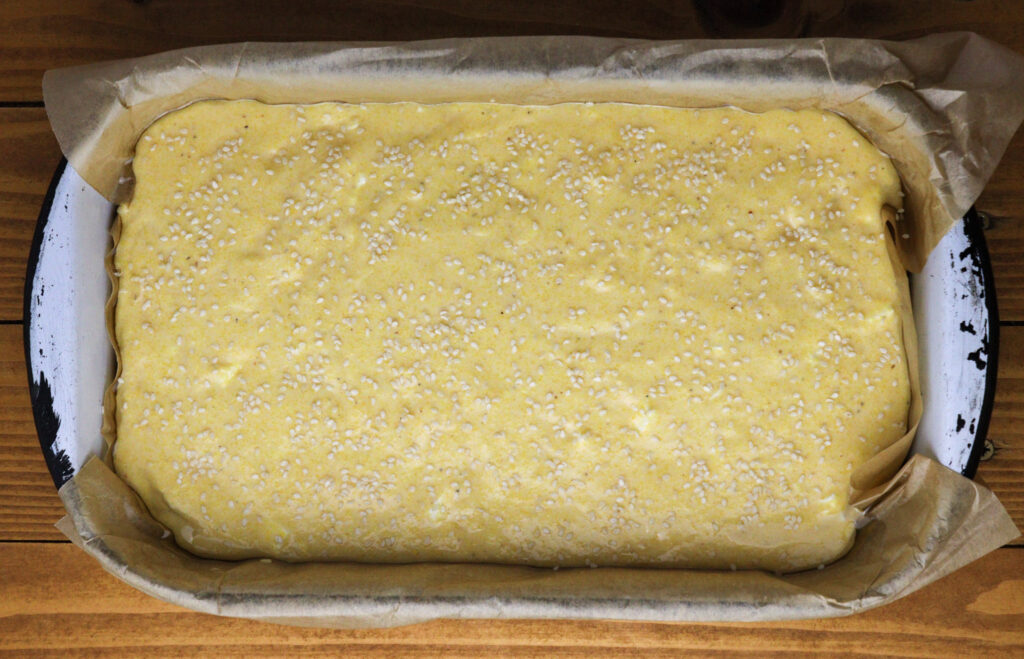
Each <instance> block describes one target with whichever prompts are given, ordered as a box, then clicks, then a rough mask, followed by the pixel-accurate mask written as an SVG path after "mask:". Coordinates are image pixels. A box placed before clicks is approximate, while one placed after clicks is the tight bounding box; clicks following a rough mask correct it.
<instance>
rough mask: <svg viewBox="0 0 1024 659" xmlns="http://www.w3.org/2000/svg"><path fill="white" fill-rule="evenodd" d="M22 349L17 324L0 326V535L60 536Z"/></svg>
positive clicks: (20, 537) (57, 502)
mask: <svg viewBox="0 0 1024 659" xmlns="http://www.w3.org/2000/svg"><path fill="white" fill-rule="evenodd" d="M0 226H3V225H2V224H0ZM23 350H24V349H23V348H22V332H21V326H20V325H0V540H63V539H64V536H63V535H62V534H61V533H60V531H58V530H57V529H55V528H54V527H53V525H54V524H55V523H56V522H57V520H59V519H60V518H61V517H62V516H63V515H64V506H63V505H62V504H61V501H60V499H59V498H58V497H57V490H56V489H54V487H53V481H52V480H51V479H50V472H49V471H47V469H46V463H45V462H44V461H43V453H42V451H41V450H40V448H39V440H38V439H37V438H36V429H35V425H34V424H33V422H32V408H31V405H30V402H29V395H28V376H27V374H26V372H25V359H24V352H23Z"/></svg>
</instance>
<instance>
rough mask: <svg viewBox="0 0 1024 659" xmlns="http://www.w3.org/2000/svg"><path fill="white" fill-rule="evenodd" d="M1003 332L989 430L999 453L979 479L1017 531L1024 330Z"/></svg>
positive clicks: (1023, 501) (1021, 519)
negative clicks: (1004, 511) (990, 490)
mask: <svg viewBox="0 0 1024 659" xmlns="http://www.w3.org/2000/svg"><path fill="white" fill-rule="evenodd" d="M1000 330H1001V336H1000V340H999V380H998V382H997V383H996V403H995V407H994V409H993V411H992V421H991V423H990V425H989V429H988V438H989V439H990V440H992V442H993V443H994V444H995V447H996V452H995V455H994V456H993V457H992V459H991V460H988V461H987V462H982V463H981V466H980V467H979V469H978V476H979V477H980V478H981V479H982V480H983V481H984V483H985V484H986V485H988V487H989V488H991V489H992V491H993V492H995V493H996V494H997V495H998V496H999V501H1000V502H1002V504H1003V505H1004V506H1006V509H1007V510H1008V511H1009V513H1010V516H1011V517H1013V520H1014V522H1016V524H1017V528H1020V529H1024V327H1002V328H1000ZM1017 543H1021V544H1024V539H1020V538H1018V540H1017ZM1015 544H1016V543H1015ZM1022 578H1024V576H1022Z"/></svg>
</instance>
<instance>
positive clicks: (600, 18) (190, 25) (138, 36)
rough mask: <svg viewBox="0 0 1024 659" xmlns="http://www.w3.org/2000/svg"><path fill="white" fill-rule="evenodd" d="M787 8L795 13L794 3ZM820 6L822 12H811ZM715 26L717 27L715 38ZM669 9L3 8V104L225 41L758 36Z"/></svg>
mask: <svg viewBox="0 0 1024 659" xmlns="http://www.w3.org/2000/svg"><path fill="white" fill-rule="evenodd" d="M794 4H795V3H794ZM819 4H820V3H819ZM794 11H795V12H796V14H793V13H792V12H790V13H789V14H784V15H783V16H782V17H781V18H779V19H778V20H776V21H775V22H774V23H772V25H773V26H774V27H775V30H776V32H775V35H776V36H801V35H803V36H821V35H825V34H829V35H839V36H860V37H880V38H897V39H898V38H909V37H914V36H920V35H923V34H929V33H933V32H943V31H950V30H973V31H976V32H979V33H981V34H985V35H986V36H988V37H990V38H993V39H995V40H996V41H999V42H1001V43H1006V44H1019V43H1020V39H1021V37H1020V24H1021V21H1022V17H1024V7H1022V6H1021V5H1020V4H1019V3H1014V2H1002V1H1000V0H977V1H976V2H971V3H965V2H961V1H958V0H935V1H934V2H930V3H928V5H927V9H924V8H923V7H922V4H921V3H913V2H904V1H902V0H873V1H871V2H866V1H862V2H846V3H844V2H830V3H824V6H823V7H821V6H817V10H816V11H811V10H810V9H808V10H804V11H805V12H806V14H805V15H803V16H801V15H799V12H800V10H799V9H796V10H794ZM712 25H718V26H719V27H718V28H717V29H715V28H712ZM722 25H724V24H723V23H721V22H717V23H709V22H708V21H706V20H702V19H701V17H700V16H698V14H697V12H696V11H695V9H694V5H693V3H690V2H675V1H673V0H643V1H637V2H632V3H630V4H629V7H628V9H625V8H624V7H623V5H622V4H621V3H620V2H618V1H617V0H572V1H569V2H555V3H553V2H545V1H544V0H527V1H523V2H515V1H513V0H498V1H495V2H479V1H477V0H397V1H393V2H378V1H377V0H347V1H345V2H337V1H335V0H311V1H309V2H303V3H296V2H293V1H292V0H265V1H264V2H261V3H259V8H258V9H255V8H254V7H253V5H252V3H251V2H247V1H246V0H221V1H220V2H216V3H211V2H203V1H202V0H177V1H174V2H171V1H170V0H153V1H150V2H126V1H124V0H79V1H77V2H68V1H67V0H8V1H7V2H4V3H0V34H3V35H4V39H2V40H0V101H37V100H39V99H40V98H41V92H40V81H41V80H42V74H43V72H44V71H45V70H46V69H48V68H55V67H61V66H71V65H76V64H84V63H88V62H95V61H99V60H105V59H115V58H121V57H132V56H136V55H143V54H149V53H154V52H158V51H162V50H168V49H172V48H181V47H184V46H192V45H200V44H209V43H224V42H232V41H244V40H251V41H302V40H376V41H381V40H407V39H431V38H443V37H461V36H474V35H476V36H479V35H514V34H591V35H598V36H626V37H643V38H652V39H680V38H699V37H706V36H709V35H711V36H742V35H744V34H746V35H758V34H767V33H768V31H769V30H770V28H765V29H763V30H760V31H759V30H756V29H753V30H752V29H747V30H745V31H744V30H732V31H730V30H727V29H726V30H725V31H724V32H723V28H722V27H721V26H722Z"/></svg>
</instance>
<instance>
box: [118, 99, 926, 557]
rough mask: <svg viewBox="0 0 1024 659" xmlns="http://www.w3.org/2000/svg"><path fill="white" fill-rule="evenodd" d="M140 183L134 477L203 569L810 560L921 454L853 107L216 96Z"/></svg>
mask: <svg viewBox="0 0 1024 659" xmlns="http://www.w3.org/2000/svg"><path fill="white" fill-rule="evenodd" d="M134 170H135V177H136V185H135V190H134V196H133V198H132V200H131V201H130V203H127V204H125V205H123V206H122V207H121V208H120V222H121V234H120V241H119V243H118V245H117V248H116V249H117V251H116V256H115V269H116V273H117V275H118V277H119V292H118V295H117V305H116V320H115V330H116V338H117V344H118V346H119V350H120V359H121V365H122V372H121V375H120V379H119V381H118V383H117V394H116V400H117V406H118V409H117V439H116V443H115V446H114V464H115V466H116V469H117V471H118V473H119V474H120V475H121V476H122V477H123V478H124V479H125V480H126V481H127V482H128V483H129V484H130V485H131V486H132V487H133V488H134V489H135V490H136V492H138V494H139V495H140V496H141V497H142V499H143V501H145V503H146V504H147V506H148V507H149V509H150V511H151V512H152V513H153V515H154V516H155V517H156V518H157V519H158V520H160V521H161V522H163V523H164V524H166V525H167V526H168V527H169V528H170V529H171V530H172V531H173V532H174V534H175V536H176V537H177V540H178V542H179V543H180V544H182V545H183V546H184V547H186V548H188V549H190V550H192V551H194V552H196V553H198V554H201V555H204V556H212V557H222V558H241V557H252V556H261V557H275V558H280V559H285V560H289V561H307V560H357V561H373V562H398V561H400V562H405V561H435V560H437V561H486V562H501V563H525V564H532V565H547V566H581V565H661V566H687V567H715V568H727V567H737V568H750V567H755V568H767V569H774V570H794V569H802V568H808V567H815V566H818V565H819V564H822V563H826V562H828V561H830V560H833V559H835V558H837V557H838V556H839V555H841V554H842V553H843V552H844V551H845V550H846V549H847V547H848V546H849V544H850V542H851V540H852V537H853V533H854V520H855V517H856V515H855V511H854V510H853V509H852V508H851V507H850V505H849V502H850V494H851V486H850V476H851V473H852V472H853V470H854V469H855V468H856V467H857V466H858V465H860V464H862V463H863V462H864V461H865V460H867V459H868V458H870V457H871V456H873V455H874V454H875V453H877V452H878V451H879V450H880V449H882V448H884V447H886V446H888V445H889V444H891V443H892V442H893V441H895V440H896V439H898V438H899V437H901V436H902V435H903V434H904V433H905V432H906V430H907V414H908V406H909V397H910V390H909V383H908V368H907V360H906V356H905V354H904V348H903V342H902V328H901V316H900V314H899V304H900V297H899V292H898V290H899V289H898V286H897V277H901V276H904V275H903V273H902V272H898V271H897V270H896V268H894V261H893V259H892V258H891V256H890V252H889V242H890V239H889V238H888V236H887V232H886V226H885V221H884V215H883V208H884V207H886V206H891V207H893V208H898V207H899V206H900V197H901V194H900V184H899V179H898V177H897V174H896V172H895V170H894V168H893V166H892V164H891V163H890V162H889V160H888V159H887V158H886V157H885V156H883V155H882V154H881V153H879V151H878V150H877V149H875V148H874V147H873V146H872V145H871V144H870V143H868V142H867V141H866V140H865V139H864V138H863V137H861V136H860V135H859V134H858V133H857V132H856V131H855V130H854V129H853V128H852V127H851V126H850V125H848V124H847V123H846V122H845V121H844V120H842V119H841V118H839V117H838V116H835V115H832V114H828V113H824V112H820V111H813V110H805V111H799V112H793V111H787V110H779V111H772V112H767V113H764V114H756V115H755V114H748V113H745V112H742V111H739V110H734V109H714V110H700V111H696V110H685V109H675V108H664V107H651V106H639V105H625V104H610V103H608V104H565V105H555V106H515V105H502V104H493V103H453V104H442V105H418V104H413V103H399V104H367V105H347V104H333V103H332V104H319V105H307V106H298V105H276V106H271V105H263V104H260V103H257V102H253V101H232V102H227V101H213V102H202V103H197V104H194V105H191V106H189V107H187V108H185V109H182V110H179V111H176V112H173V113H171V114H168V115H166V116H164V117H163V118H161V119H160V120H159V121H157V122H156V123H154V124H153V125H152V126H151V127H150V128H149V129H147V130H146V131H145V133H144V134H143V135H142V137H141V139H140V140H139V142H138V145H137V149H136V154H135V160H134Z"/></svg>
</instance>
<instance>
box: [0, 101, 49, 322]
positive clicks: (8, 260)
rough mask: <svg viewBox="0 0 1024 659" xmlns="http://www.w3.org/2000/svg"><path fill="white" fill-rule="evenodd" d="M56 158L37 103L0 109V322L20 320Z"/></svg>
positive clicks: (43, 115) (41, 111)
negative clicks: (41, 209) (32, 250)
mask: <svg viewBox="0 0 1024 659" xmlns="http://www.w3.org/2000/svg"><path fill="white" fill-rule="evenodd" d="M59 161H60V149H59V148H58V147H57V140H56V139H54V137H53V133H52V132H50V124H49V123H48V122H47V121H46V113H45V112H44V111H43V110H42V109H41V108H7V109H0V321H11V320H21V316H22V313H23V310H22V306H23V305H22V295H23V292H24V290H25V265H26V263H27V262H28V251H29V247H30V246H31V244H32V234H33V232H34V231H35V226H36V218H37V217H38V216H39V207H40V206H41V205H42V203H43V196H44V195H45V194H46V189H47V187H48V186H49V183H50V178H51V177H52V176H53V172H54V170H55V169H56V167H57V163H58V162H59Z"/></svg>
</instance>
